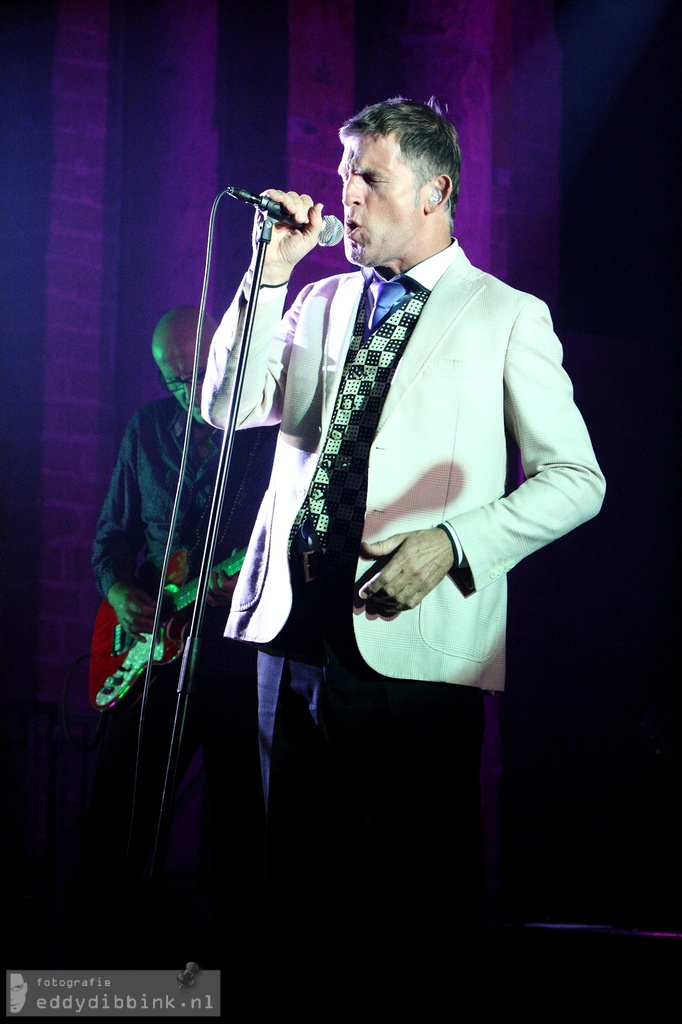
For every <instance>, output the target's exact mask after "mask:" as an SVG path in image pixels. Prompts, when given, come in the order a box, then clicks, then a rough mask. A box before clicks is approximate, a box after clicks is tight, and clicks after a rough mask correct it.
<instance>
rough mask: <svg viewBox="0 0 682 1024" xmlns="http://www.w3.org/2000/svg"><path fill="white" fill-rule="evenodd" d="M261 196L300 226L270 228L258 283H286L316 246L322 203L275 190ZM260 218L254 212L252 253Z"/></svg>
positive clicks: (261, 221)
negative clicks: (281, 208) (273, 202)
mask: <svg viewBox="0 0 682 1024" xmlns="http://www.w3.org/2000/svg"><path fill="white" fill-rule="evenodd" d="M262 194H263V195H266V196H267V197H268V198H269V199H273V200H274V201H275V202H277V203H280V204H281V205H282V206H283V207H284V208H285V210H287V212H288V213H290V214H291V215H292V217H294V218H295V220H296V221H297V222H298V223H299V224H301V225H302V227H301V228H300V229H298V228H292V227H290V226H289V225H288V224H285V223H282V222H280V223H277V224H274V225H273V229H272V238H271V240H270V242H269V244H268V246H267V248H266V252H265V259H264V261H263V277H262V283H263V284H269V285H277V284H284V283H285V282H286V281H288V280H289V278H290V276H291V272H292V270H293V269H294V267H295V266H296V264H297V263H298V262H299V261H300V260H302V259H303V257H304V256H305V255H306V254H307V253H309V252H310V250H311V249H313V248H314V247H315V245H316V244H317V239H318V236H319V234H320V229H321V227H322V203H313V201H312V199H311V197H310V196H309V195H306V194H305V193H304V194H303V195H299V194H298V192H281V191H280V190H279V189H276V188H269V189H266V190H265V191H264V192H263V193H262ZM264 216H265V215H264V213H263V212H262V211H260V210H259V211H258V212H257V213H256V218H255V222H254V233H253V240H254V253H255V251H256V247H257V244H258V240H259V239H260V234H261V226H262V223H263V219H264Z"/></svg>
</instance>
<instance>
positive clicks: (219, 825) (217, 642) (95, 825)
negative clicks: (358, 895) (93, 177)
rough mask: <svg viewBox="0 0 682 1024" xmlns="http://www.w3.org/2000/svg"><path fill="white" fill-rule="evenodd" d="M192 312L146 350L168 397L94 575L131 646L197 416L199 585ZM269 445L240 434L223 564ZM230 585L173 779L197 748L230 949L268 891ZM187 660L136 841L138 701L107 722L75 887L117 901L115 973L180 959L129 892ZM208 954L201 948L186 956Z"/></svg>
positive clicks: (221, 580)
mask: <svg viewBox="0 0 682 1024" xmlns="http://www.w3.org/2000/svg"><path fill="white" fill-rule="evenodd" d="M198 316H199V311H198V310H197V309H195V308H194V307H191V306H180V307H177V308H175V309H171V310H170V311H169V312H167V313H166V314H165V315H164V316H163V317H162V318H161V320H160V321H159V323H158V325H157V327H156V329H155V330H154V333H153V337H152V355H153V358H154V361H155V362H156V365H157V367H158V371H159V374H160V384H161V385H162V387H163V388H164V390H165V391H166V392H167V396H166V397H165V398H160V399H157V400H155V401H152V402H150V403H148V404H146V405H145V406H143V407H142V408H141V409H139V410H138V411H137V412H136V413H135V414H134V415H133V417H132V419H131V421H130V423H129V424H128V427H127V429H126V431H125V435H124V438H123V441H122V444H121V448H120V451H119V454H118V459H117V462H116V465H115V468H114V472H113V476H112V479H111V483H110V486H109V491H108V493H107V496H106V498H105V501H104V505H103V508H102V512H101V515H100V518H99V522H98V526H97V531H96V535H95V540H94V547H93V570H94V576H95V582H96V585H97V588H98V590H99V592H100V594H101V596H102V597H103V598H105V599H106V600H107V601H108V602H109V604H110V605H111V607H112V609H113V610H114V612H115V615H116V618H117V619H118V622H119V623H120V625H121V626H123V628H124V629H125V630H126V632H127V633H128V634H129V636H130V637H131V638H139V637H142V635H143V634H145V633H151V631H152V629H153V620H154V613H155V595H156V593H157V592H158V583H159V569H160V567H161V565H162V562H163V558H164V554H165V550H166V544H167V538H168V527H169V521H170V518H171V512H172V507H173V501H174V498H175V491H176V487H177V481H178V475H179V468H180V460H181V454H182V447H183V443H184V434H185V426H186V417H187V415H188V414H189V415H191V420H192V422H191V450H190V452H189V456H188V461H187V470H186V477H185V483H184V487H183V492H182V499H181V507H180V512H179V516H178V520H177V528H176V537H175V538H174V539H173V551H175V552H178V551H181V550H184V551H186V552H187V566H186V569H187V574H188V575H187V577H186V578H187V579H188V580H189V579H193V578H196V577H197V576H198V575H199V571H200V565H201V557H202V553H203V548H204V542H205V536H206V524H207V521H208V514H209V509H210V503H211V497H212V494H213V488H214V483H215V475H216V471H217V467H218V461H219V452H220V442H221V432H220V431H219V430H216V429H215V428H213V427H211V426H210V425H209V424H207V423H206V422H205V421H204V420H203V418H202V416H201V412H200V409H199V402H200V399H201V388H200V387H198V388H197V391H198V394H197V405H195V406H194V408H192V409H191V411H190V410H189V397H190V389H191V377H192V368H193V363H194V349H195V339H196V330H197V323H198ZM216 327H217V324H216V322H215V321H214V320H213V319H212V318H211V317H210V316H206V317H205V318H204V323H203V333H202V338H201V352H200V362H199V373H200V376H199V381H200V382H201V380H203V374H204V371H205V368H206V360H207V357H208V350H209V345H210V342H211V338H212V336H213V333H214V331H215V330H216ZM274 440H275V437H274V434H273V431H272V430H271V429H270V428H264V429H256V430H247V431H240V432H239V433H238V435H237V436H236V437H235V444H234V449H233V454H232V459H231V465H230V473H229V480H228V485H227V492H226V495H225V502H224V508H223V515H222V521H221V524H220V529H219V539H218V543H217V548H216V552H215V563H216V564H217V563H219V562H221V561H223V560H224V559H226V558H227V557H228V556H229V555H230V554H231V553H232V551H233V550H235V549H237V550H240V549H241V548H243V547H245V546H246V544H247V543H248V539H249V536H250V534H251V530H252V526H253V521H254V518H255V514H256V511H257V509H258V505H259V503H260V500H261V497H262V494H263V492H264V490H265V489H266V487H267V483H268V479H269V473H270V465H271V461H272V456H273V451H274ZM235 582H236V576H232V577H230V576H228V574H227V573H226V572H224V571H221V572H214V573H212V576H211V582H210V592H209V594H208V596H207V607H206V609H205V614H204V620H203V628H202V646H201V657H200V660H199V665H198V669H197V672H196V675H195V683H196V686H195V692H194V693H193V694H192V696H191V697H190V698H189V701H188V709H187V716H186V721H185V725H184V729H183V738H182V745H181V748H180V761H179V778H178V784H179V782H180V781H181V779H182V777H183V775H184V774H185V773H186V771H187V769H188V767H189V764H190V761H191V760H192V758H193V756H194V755H195V753H196V752H197V750H198V749H199V747H201V748H202V751H203V761H204V769H205V776H206V782H207V789H208V798H209V808H210V825H211V828H210V836H211V846H210V851H209V852H210V860H211V867H212V874H213V879H214V883H215V884H214V895H215V902H214V905H213V913H214V916H215V917H216V918H217V922H216V923H217V925H218V926H220V927H221V929H222V930H223V931H222V935H221V943H224V942H225V941H226V939H227V940H228V941H229V934H230V929H231V928H234V929H235V934H236V932H237V931H239V930H241V928H242V927H247V926H248V924H249V921H248V915H249V914H252V913H253V910H252V908H251V907H250V906H249V903H248V894H250V893H253V892H254V891H257V888H258V886H259V885H260V869H261V858H262V828H263V805H262V789H261V781H260V766H259V758H258V736H257V705H256V699H257V698H256V674H255V670H256V664H255V652H254V651H252V650H251V649H249V648H248V647H246V645H244V644H240V643H237V642H235V641H231V640H226V639H225V638H224V637H223V631H224V626H225V620H226V617H227V612H228V609H229V604H230V601H231V596H232V591H233V589H234V585H235ZM180 660H181V659H178V661H176V662H174V663H172V664H170V665H166V666H163V667H161V668H160V669H159V671H158V672H155V675H154V678H153V682H152V684H151V687H150V690H149V696H148V700H147V705H146V712H145V724H144V731H143V739H142V744H141V749H140V764H139V770H138V772H137V789H136V795H135V814H134V817H133V829H132V833H131V835H132V838H131V842H130V846H129V832H130V822H131V809H132V805H133V786H134V778H135V772H136V762H137V754H138V732H139V720H140V708H141V702H139V701H138V702H136V703H135V704H133V705H132V706H128V705H126V706H125V707H124V706H123V705H121V706H120V707H113V708H111V709H109V710H107V711H105V712H104V713H103V714H104V715H105V719H106V722H105V726H106V731H105V738H104V741H103V744H102V746H101V750H100V753H99V758H98V765H97V770H96V776H95V780H94V786H93V792H92V798H91V804H90V809H89V812H88V815H87V821H86V825H85V828H84V835H83V844H82V858H81V860H82V865H81V879H80V882H81V886H82V893H83V895H84V898H85V900H86V902H87V901H88V900H92V897H93V895H94V894H95V893H97V894H98V895H97V898H98V899H102V898H106V900H107V902H108V904H109V905H108V907H107V912H106V913H105V914H104V915H102V917H101V919H100V921H101V925H102V927H103V937H104V935H106V936H108V940H109V941H108V943H107V965H108V966H112V967H113V966H118V964H114V963H113V962H112V961H111V960H110V959H109V955H108V954H109V952H112V954H113V955H116V951H118V953H119V954H120V959H121V964H120V966H121V967H127V966H130V965H131V964H133V963H136V962H139V963H140V966H145V967H147V966H149V967H157V966H158V967H161V966H163V967H166V966H167V965H168V963H169V962H171V963H172V962H174V961H168V960H164V959H163V956H162V953H161V950H162V948H163V946H162V940H164V939H166V938H167V939H168V941H169V943H172V935H173V928H171V927H169V921H168V919H167V918H166V916H165V915H164V908H161V911H160V912H159V910H158V909H155V910H154V912H153V913H149V914H142V915H140V913H139V911H140V907H139V905H138V902H137V897H136V895H135V885H136V881H137V879H138V878H139V877H140V876H141V873H142V871H143V868H144V866H145V860H146V859H148V858H149V855H150V853H151V850H152V848H153V843H154V837H155V831H156V825H157V823H158V817H159V809H160V806H161V802H162V793H163V782H164V778H165V771H166V764H167V760H168V751H169V745H170V737H171V734H172V728H173V720H174V715H175V710H176V704H177V691H176V684H177V679H178V673H179V664H180ZM173 843H174V839H173V836H171V848H170V849H169V853H168V858H169V861H171V860H172V856H173V853H174V846H173ZM175 848H176V849H177V840H175ZM115 880H121V881H122V884H121V885H120V886H119V885H118V884H115V885H114V889H113V895H112V888H111V887H112V883H113V882H114V881H115ZM235 893H236V894H238V896H239V905H240V906H243V907H244V908H245V914H244V916H245V918H247V920H244V921H239V920H238V919H237V918H235V908H234V906H233V904H232V898H233V897H234V895H235ZM105 894H106V896H105ZM110 897H111V898H110ZM223 897H224V898H225V899H227V900H228V901H230V908H231V909H230V921H229V922H226V921H224V920H220V919H221V918H222V914H221V907H222V906H223V903H222V898H223ZM90 906H92V902H91V903H90ZM247 908H248V909H247ZM165 909H166V911H167V914H168V915H170V925H176V924H177V925H178V928H184V927H185V924H186V923H183V922H182V913H181V911H180V910H179V907H178V904H177V901H175V900H174V901H173V905H172V906H168V907H167V908H165ZM131 915H132V917H131ZM121 916H122V917H123V920H120V918H121ZM112 917H113V919H114V920H115V919H116V917H118V918H119V922H118V923H119V925H121V926H123V925H127V927H126V929H125V933H126V934H127V935H128V940H127V941H126V943H125V944H124V946H123V947H122V948H121V947H120V946H119V945H118V940H117V943H116V945H115V946H114V947H112V946H111V944H110V941H111V934H112V929H113V933H114V934H116V935H117V936H119V937H120V936H121V934H122V932H121V931H120V930H118V929H116V928H113V922H112ZM131 921H134V925H133V926H132V927H130V922H131ZM251 923H252V924H255V922H251ZM83 924H85V922H83ZM89 924H90V926H92V925H93V924H95V922H92V921H90V922H89ZM147 924H149V925H150V926H151V927H152V928H153V932H152V934H151V935H147V934H145V927H146V926H147ZM141 926H142V927H141ZM157 926H158V930H157ZM82 937H86V940H87V948H91V942H92V938H93V936H92V931H91V929H85V930H84V931H83V933H82ZM135 941H139V943H140V948H141V950H143V951H144V959H140V960H139V961H136V959H135V957H134V955H131V954H132V951H131V948H130V945H129V942H135ZM181 948H184V946H176V947H175V955H176V956H177V955H178V952H179V950H180V949H181ZM152 951H153V952H152ZM141 955H142V954H141ZM201 955H203V954H200V953H199V951H198V950H197V951H196V953H194V952H193V953H192V956H198V957H200V956H201ZM150 956H151V959H150ZM155 956H158V957H159V963H158V964H157V963H156V962H155V961H154V962H152V961H153V959H154V957H155ZM209 956H210V954H209ZM200 962H201V961H200Z"/></svg>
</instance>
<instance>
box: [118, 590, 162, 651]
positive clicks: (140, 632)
mask: <svg viewBox="0 0 682 1024" xmlns="http://www.w3.org/2000/svg"><path fill="white" fill-rule="evenodd" d="M107 601H108V602H109V604H110V605H111V607H112V608H113V609H114V611H115V612H116V618H117V619H118V621H119V622H120V624H121V625H122V626H123V628H124V629H125V631H126V632H127V633H130V635H131V636H134V637H135V638H136V639H138V640H142V641H144V642H146V640H147V638H146V636H145V635H144V634H145V633H151V631H152V629H153V628H154V613H155V612H156V602H155V601H154V600H153V598H151V597H150V596H149V594H148V593H147V592H146V591H145V590H142V589H141V588H140V587H131V586H128V585H127V584H125V583H114V585H113V586H112V587H110V589H109V593H108V594H107Z"/></svg>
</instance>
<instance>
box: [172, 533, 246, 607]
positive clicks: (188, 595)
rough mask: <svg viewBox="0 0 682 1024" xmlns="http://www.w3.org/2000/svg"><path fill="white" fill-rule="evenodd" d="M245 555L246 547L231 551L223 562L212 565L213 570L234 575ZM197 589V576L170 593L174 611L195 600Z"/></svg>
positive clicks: (242, 562)
mask: <svg viewBox="0 0 682 1024" xmlns="http://www.w3.org/2000/svg"><path fill="white" fill-rule="evenodd" d="M245 557H246V548H242V550H241V551H233V552H232V554H231V555H230V557H229V558H226V559H225V561H224V562H220V564H219V565H216V566H214V568H213V571H214V572H226V573H227V575H228V576H234V575H235V573H238V572H239V570H240V569H241V567H242V565H243V564H244V558H245ZM198 589H199V577H197V578H196V579H194V580H191V581H190V582H189V583H186V584H185V585H184V587H180V589H179V590H176V591H175V593H172V592H171V593H170V595H169V596H170V597H171V600H172V601H173V607H174V609H175V611H176V612H179V611H182V609H183V608H186V607H187V605H189V604H192V603H193V602H194V601H196V597H197V591H198Z"/></svg>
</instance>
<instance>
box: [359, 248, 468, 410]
mask: <svg viewBox="0 0 682 1024" xmlns="http://www.w3.org/2000/svg"><path fill="white" fill-rule="evenodd" d="M484 280H485V277H484V275H483V274H482V273H481V271H479V270H475V269H474V268H473V267H472V266H471V264H470V262H469V260H468V259H467V257H466V256H465V255H464V253H463V252H462V250H461V249H460V251H459V253H458V254H457V258H456V259H455V261H454V263H453V264H452V265H451V266H450V267H448V269H447V270H446V271H445V273H444V274H443V276H442V277H441V279H440V280H439V282H438V284H437V285H436V286H435V288H434V289H433V291H432V292H431V295H430V296H429V299H428V302H427V303H426V305H425V306H424V309H423V311H422V314H421V316H420V317H419V320H418V322H417V324H416V325H415V328H414V331H413V333H412V337H411V338H410V340H409V342H408V343H407V347H406V349H405V352H404V354H403V357H402V359H401V360H400V364H399V366H398V367H397V369H396V372H395V376H394V378H393V382H392V384H391V387H390V388H389V391H388V395H387V397H386V401H385V403H384V408H383V411H382V414H381V418H380V420H379V428H378V429H379V430H381V428H382V426H383V425H384V423H385V422H386V420H387V419H388V417H389V416H390V415H391V413H392V412H393V410H394V409H395V408H396V406H397V405H398V404H399V403H400V402H401V401H402V400H403V399H404V398H405V396H406V394H407V393H408V392H409V390H410V388H411V387H412V386H413V384H414V382H415V380H416V379H417V377H418V376H419V374H421V372H422V370H423V368H424V367H425V366H426V365H427V363H428V362H429V361H430V360H431V359H433V357H434V356H435V355H436V354H437V352H438V348H439V346H440V345H441V344H442V342H443V340H444V338H445V337H446V335H447V334H448V333H449V332H451V331H452V328H453V327H454V325H455V323H456V321H457V319H458V317H459V316H460V315H461V314H462V311H463V310H464V309H465V307H466V306H467V305H468V303H469V302H470V301H471V300H472V298H473V297H474V296H475V295H476V294H477V293H478V292H479V291H480V290H481V288H482V287H483V284H484Z"/></svg>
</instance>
